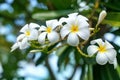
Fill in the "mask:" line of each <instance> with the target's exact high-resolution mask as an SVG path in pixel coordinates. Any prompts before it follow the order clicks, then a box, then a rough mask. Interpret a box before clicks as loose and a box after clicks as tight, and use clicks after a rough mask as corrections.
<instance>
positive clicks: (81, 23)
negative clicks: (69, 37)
mask: <svg viewBox="0 0 120 80" xmlns="http://www.w3.org/2000/svg"><path fill="white" fill-rule="evenodd" d="M78 26H79V29H82V28H88V27H89V24H88V22H87V21H85V20H78Z"/></svg>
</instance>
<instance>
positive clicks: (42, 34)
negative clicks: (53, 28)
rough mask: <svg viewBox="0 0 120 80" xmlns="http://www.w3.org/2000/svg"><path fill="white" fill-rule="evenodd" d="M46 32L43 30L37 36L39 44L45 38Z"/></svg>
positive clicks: (43, 41)
mask: <svg viewBox="0 0 120 80" xmlns="http://www.w3.org/2000/svg"><path fill="white" fill-rule="evenodd" d="M46 35H47V32H43V33H41V34H40V35H39V37H38V42H39V43H40V44H44V43H45V38H46Z"/></svg>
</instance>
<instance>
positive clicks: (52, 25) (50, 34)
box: [38, 20, 60, 44]
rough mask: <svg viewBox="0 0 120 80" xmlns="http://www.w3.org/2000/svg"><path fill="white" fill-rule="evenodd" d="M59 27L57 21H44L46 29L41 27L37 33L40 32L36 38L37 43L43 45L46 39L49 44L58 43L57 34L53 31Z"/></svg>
mask: <svg viewBox="0 0 120 80" xmlns="http://www.w3.org/2000/svg"><path fill="white" fill-rule="evenodd" d="M59 25H60V23H59V22H58V21H57V20H48V21H46V27H45V26H41V27H40V29H39V31H40V32H41V33H40V35H39V37H38V42H39V43H41V44H44V43H45V39H46V38H47V39H48V40H49V41H50V42H51V43H56V42H57V41H59V39H60V37H59V34H58V33H57V32H56V31H55V29H56V28H57V27H58V26H59Z"/></svg>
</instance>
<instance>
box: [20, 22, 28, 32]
mask: <svg viewBox="0 0 120 80" xmlns="http://www.w3.org/2000/svg"><path fill="white" fill-rule="evenodd" d="M28 29H29V27H28V24H26V25H25V26H23V28H22V29H21V30H20V32H23V33H24V32H25V31H26V30H28Z"/></svg>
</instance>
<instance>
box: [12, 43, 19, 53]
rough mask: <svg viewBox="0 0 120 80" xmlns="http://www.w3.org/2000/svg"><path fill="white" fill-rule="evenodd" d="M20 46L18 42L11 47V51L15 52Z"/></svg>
mask: <svg viewBox="0 0 120 80" xmlns="http://www.w3.org/2000/svg"><path fill="white" fill-rule="evenodd" d="M18 47H19V45H18V43H15V44H14V45H13V46H12V47H11V51H10V52H13V51H14V50H15V49H17V48H18Z"/></svg>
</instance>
